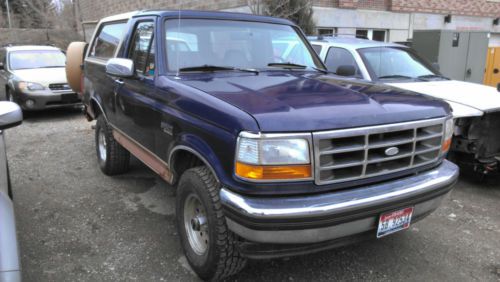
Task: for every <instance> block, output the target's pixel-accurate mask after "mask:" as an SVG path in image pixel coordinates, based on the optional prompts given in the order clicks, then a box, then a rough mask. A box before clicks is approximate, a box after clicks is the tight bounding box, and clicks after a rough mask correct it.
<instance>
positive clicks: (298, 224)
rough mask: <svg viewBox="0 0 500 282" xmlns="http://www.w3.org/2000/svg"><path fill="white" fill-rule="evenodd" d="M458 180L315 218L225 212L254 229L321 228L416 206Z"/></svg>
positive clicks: (226, 209) (448, 188)
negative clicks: (418, 192)
mask: <svg viewBox="0 0 500 282" xmlns="http://www.w3.org/2000/svg"><path fill="white" fill-rule="evenodd" d="M456 181H457V180H455V181H454V182H452V183H451V184H449V185H447V186H445V187H442V188H441V189H438V190H434V191H431V192H428V193H425V194H420V195H416V196H413V197H410V198H407V199H405V200H404V201H397V202H395V203H392V204H383V205H378V206H372V207H368V208H364V209H360V210H357V211H351V212H346V213H342V214H338V215H334V216H332V215H328V216H322V217H315V218H311V217H308V218H294V219H266V220H262V219H255V218H251V217H248V216H245V215H243V214H241V213H239V212H237V211H236V210H233V209H232V208H229V207H227V206H224V213H225V215H226V216H227V217H229V218H230V219H232V220H233V221H235V222H236V223H238V224H240V225H243V226H245V227H247V228H249V229H253V230H270V231H273V230H297V229H311V228H321V227H328V226H333V225H338V224H342V223H346V222H351V221H354V220H357V219H362V218H366V217H370V216H378V215H379V214H381V213H383V212H387V211H391V210H396V209H399V208H404V207H408V206H414V205H416V204H419V203H422V202H425V201H428V200H431V199H433V198H437V197H439V196H441V195H444V194H446V193H448V192H449V191H450V190H451V189H452V187H453V185H454V184H455V183H456Z"/></svg>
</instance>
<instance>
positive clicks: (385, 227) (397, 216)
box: [377, 207, 413, 238]
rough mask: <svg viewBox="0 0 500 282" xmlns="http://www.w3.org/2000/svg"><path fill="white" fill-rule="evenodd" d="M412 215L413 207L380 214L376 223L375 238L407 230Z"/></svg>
mask: <svg viewBox="0 0 500 282" xmlns="http://www.w3.org/2000/svg"><path fill="white" fill-rule="evenodd" d="M412 214H413V207H411V208H405V209H402V210H397V211H393V212H388V213H383V214H381V215H380V218H379V221H378V230H377V238H380V237H384V236H386V235H389V234H392V233H394V232H398V231H401V230H404V229H408V227H410V222H411V215H412Z"/></svg>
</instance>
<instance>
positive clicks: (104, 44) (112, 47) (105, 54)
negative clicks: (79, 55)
mask: <svg viewBox="0 0 500 282" xmlns="http://www.w3.org/2000/svg"><path fill="white" fill-rule="evenodd" d="M125 27H126V23H124V22H120V23H110V24H104V25H103V26H102V27H101V29H100V31H99V34H98V35H97V37H96V39H95V40H94V43H93V45H92V48H91V49H90V57H96V58H100V59H109V58H111V57H113V56H114V55H115V51H116V49H117V48H118V44H119V43H120V40H121V39H122V37H123V34H124V32H125Z"/></svg>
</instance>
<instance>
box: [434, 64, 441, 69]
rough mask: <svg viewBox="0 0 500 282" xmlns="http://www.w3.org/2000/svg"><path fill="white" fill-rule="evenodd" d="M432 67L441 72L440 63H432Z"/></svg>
mask: <svg viewBox="0 0 500 282" xmlns="http://www.w3.org/2000/svg"><path fill="white" fill-rule="evenodd" d="M432 67H433V68H435V69H436V70H439V69H440V68H441V67H440V66H439V64H438V63H432Z"/></svg>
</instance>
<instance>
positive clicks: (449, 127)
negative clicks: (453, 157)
mask: <svg viewBox="0 0 500 282" xmlns="http://www.w3.org/2000/svg"><path fill="white" fill-rule="evenodd" d="M454 130H455V123H454V121H453V118H450V119H447V120H446V122H445V125H444V138H443V144H442V146H441V152H443V153H446V152H448V151H449V150H450V147H451V140H452V138H453V132H454Z"/></svg>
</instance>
